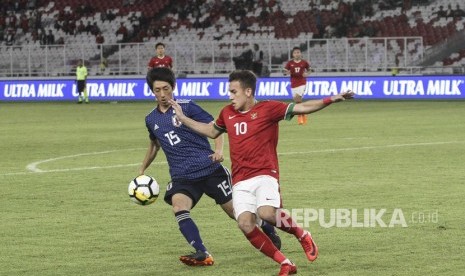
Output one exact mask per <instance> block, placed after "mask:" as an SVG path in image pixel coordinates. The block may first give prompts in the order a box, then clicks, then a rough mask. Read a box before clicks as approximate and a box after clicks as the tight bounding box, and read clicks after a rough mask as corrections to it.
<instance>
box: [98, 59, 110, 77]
mask: <svg viewBox="0 0 465 276" xmlns="http://www.w3.org/2000/svg"><path fill="white" fill-rule="evenodd" d="M107 67H108V61H107V59H106V58H102V59H101V60H100V64H99V69H100V74H101V75H103V74H105V70H106V69H107Z"/></svg>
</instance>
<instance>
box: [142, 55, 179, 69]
mask: <svg viewBox="0 0 465 276" xmlns="http://www.w3.org/2000/svg"><path fill="white" fill-rule="evenodd" d="M147 66H148V67H150V68H155V67H168V68H173V59H172V58H171V57H170V56H164V57H162V58H159V57H157V56H155V57H153V58H151V59H150V61H149V64H148V65H147Z"/></svg>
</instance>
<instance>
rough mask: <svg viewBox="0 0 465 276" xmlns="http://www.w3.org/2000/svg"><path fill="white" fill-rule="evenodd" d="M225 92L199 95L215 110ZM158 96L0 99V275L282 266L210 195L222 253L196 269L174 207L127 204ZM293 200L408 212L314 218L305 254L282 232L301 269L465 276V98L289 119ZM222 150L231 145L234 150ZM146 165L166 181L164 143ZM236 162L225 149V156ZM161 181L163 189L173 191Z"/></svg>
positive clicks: (204, 208)
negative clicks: (302, 122) (214, 98)
mask: <svg viewBox="0 0 465 276" xmlns="http://www.w3.org/2000/svg"><path fill="white" fill-rule="evenodd" d="M224 104H225V103H217V102H200V105H201V106H203V107H204V108H205V109H206V110H208V111H210V112H211V113H212V114H213V115H214V117H216V116H217V114H218V112H219V110H220V109H221V107H222V106H223V105H224ZM153 106H154V104H153V103H147V102H144V103H117V104H110V103H92V104H90V105H76V104H74V103H0V133H1V134H0V152H1V157H2V158H1V159H0V185H1V193H0V195H1V196H0V213H1V224H0V233H1V235H0V275H208V276H211V275H212V276H214V275H221V276H226V275H276V274H277V272H278V270H279V267H278V265H277V264H275V263H274V262H273V261H271V260H270V259H268V258H266V257H265V256H263V255H262V254H261V253H259V252H258V251H257V250H256V249H254V248H253V247H252V246H251V245H250V244H249V242H248V241H247V240H246V239H245V237H244V236H243V235H242V234H241V232H240V231H239V229H238V228H237V226H236V224H235V222H234V221H233V220H230V219H228V218H227V217H226V215H225V214H224V213H222V211H221V210H220V208H219V207H217V206H215V204H214V202H213V201H212V200H211V199H210V198H208V197H204V198H203V199H202V200H201V201H200V203H199V204H198V205H197V207H196V208H195V209H194V210H193V211H192V216H193V217H194V219H195V221H196V222H197V224H198V226H199V228H200V231H201V234H202V237H203V240H204V242H205V244H206V246H207V248H208V249H209V251H210V252H211V253H212V254H213V256H214V258H215V261H216V263H215V265H214V266H212V267H207V268H205V267H204V268H192V267H186V266H184V265H183V264H181V263H180V262H179V260H178V257H179V255H182V254H185V253H189V252H190V251H191V247H190V246H189V245H188V244H187V243H186V242H185V240H184V238H183V237H182V235H181V234H180V232H179V231H178V227H177V224H176V221H175V219H174V216H173V215H172V212H171V209H170V206H168V205H167V204H166V203H164V202H163V200H162V199H159V200H158V201H157V202H156V203H155V204H153V205H150V206H138V205H136V204H134V203H131V202H130V200H129V197H128V195H127V185H128V183H129V181H130V180H131V179H132V178H133V177H135V176H136V175H137V167H138V164H139V163H140V162H141V161H142V159H143V157H144V154H145V150H146V146H147V144H148V136H147V131H146V129H145V124H144V116H145V114H146V113H148V112H149V111H150V110H151V109H152V108H153ZM278 151H279V152H280V167H281V178H282V179H281V187H282V194H283V199H284V206H285V207H286V208H287V209H317V210H320V209H321V210H324V211H325V217H324V219H325V220H326V221H329V220H330V210H331V209H356V210H357V211H358V218H357V219H358V221H363V210H365V209H375V210H381V209H386V214H385V215H384V216H383V217H382V220H383V221H384V222H386V223H389V221H390V219H391V215H392V213H393V211H394V210H395V209H400V210H401V212H402V214H403V215H404V217H405V220H406V224H407V227H402V226H400V225H395V227H380V226H379V225H376V227H330V228H325V227H323V226H322V225H321V224H320V223H319V222H318V221H316V222H313V223H311V224H310V227H309V229H310V230H311V231H312V233H313V236H314V238H315V241H316V242H317V244H318V245H319V248H320V255H319V258H318V260H317V261H316V262H314V263H309V262H308V261H306V258H305V256H304V254H303V252H302V249H301V247H300V245H299V243H298V242H297V241H296V240H295V238H294V237H292V236H290V235H288V234H285V233H283V232H280V236H281V238H282V240H283V252H284V254H286V255H287V256H288V257H289V258H290V259H291V260H293V261H294V262H295V263H296V264H297V266H298V269H299V275H463V273H464V271H465V262H464V258H465V242H464V240H463V238H464V236H465V218H464V216H465V203H464V202H465V168H464V165H465V102H464V101H457V102H452V101H418V102H415V101H405V102H378V101H353V102H347V103H340V104H335V105H333V106H331V107H329V108H328V109H326V110H323V111H321V112H318V113H316V114H313V115H311V116H310V117H309V124H308V125H306V126H298V125H297V123H296V120H295V119H294V120H293V121H291V122H282V123H281V128H280V144H279V147H278ZM226 156H229V151H227V150H226ZM155 161H156V163H155V164H153V165H152V166H151V167H150V168H149V170H148V171H147V173H148V174H150V175H152V176H154V177H155V178H156V179H157V180H158V181H159V182H160V183H161V186H162V188H164V187H165V186H166V183H167V182H168V181H169V175H168V168H167V165H166V163H165V157H164V155H163V154H160V155H159V157H158V158H157V159H156V160H155ZM225 164H226V165H227V166H228V167H229V166H230V163H229V159H228V160H226V161H225ZM163 194H164V192H162V193H161V195H163Z"/></svg>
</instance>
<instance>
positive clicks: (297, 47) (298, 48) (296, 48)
mask: <svg viewBox="0 0 465 276" xmlns="http://www.w3.org/2000/svg"><path fill="white" fill-rule="evenodd" d="M295 50H299V51H302V50H300V47H299V46H295V47H294V48H292V51H291V54H293V53H294V51H295Z"/></svg>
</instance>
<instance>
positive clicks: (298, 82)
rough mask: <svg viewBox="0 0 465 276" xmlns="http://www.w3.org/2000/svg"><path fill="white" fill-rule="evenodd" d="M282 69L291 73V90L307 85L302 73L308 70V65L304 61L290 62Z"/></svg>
mask: <svg viewBox="0 0 465 276" xmlns="http://www.w3.org/2000/svg"><path fill="white" fill-rule="evenodd" d="M284 68H286V70H289V71H290V72H291V88H295V87H299V86H302V85H306V84H307V79H306V78H305V77H304V73H305V72H306V71H309V70H310V64H309V63H308V62H307V61H306V60H304V59H301V60H300V61H299V62H295V61H294V60H290V61H288V62H287V64H286V66H285V67H284Z"/></svg>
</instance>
